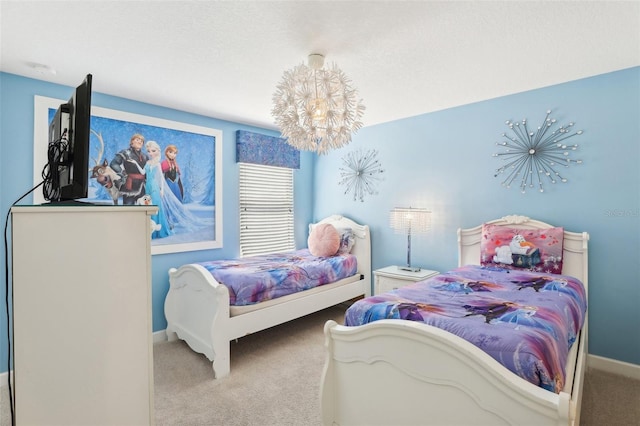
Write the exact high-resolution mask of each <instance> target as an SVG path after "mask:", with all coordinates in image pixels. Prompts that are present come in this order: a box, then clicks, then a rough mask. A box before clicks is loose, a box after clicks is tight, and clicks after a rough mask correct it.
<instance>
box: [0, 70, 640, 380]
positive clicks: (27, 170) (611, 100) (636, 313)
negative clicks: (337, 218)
mask: <svg viewBox="0 0 640 426" xmlns="http://www.w3.org/2000/svg"><path fill="white" fill-rule="evenodd" d="M94 77H95V76H94ZM81 78H82V76H79V81H80V80H81ZM97 78H99V77H97ZM71 90H72V88H69V87H65V86H58V85H53V84H49V83H45V82H41V81H38V80H32V79H26V78H22V77H18V76H15V75H11V74H5V73H0V95H1V96H0V208H1V210H2V213H3V215H6V212H7V211H8V209H9V207H10V205H11V203H12V202H13V201H14V200H15V199H17V198H18V197H19V196H20V195H22V194H23V193H24V192H26V191H27V190H29V189H30V188H31V186H32V184H33V182H32V176H33V172H32V167H33V166H32V156H33V97H34V96H35V95H41V96H48V97H52V98H59V99H67V98H68V97H69V96H70V93H71ZM93 101H94V105H96V106H100V107H104V108H110V109H116V110H121V111H127V112H132V113H136V114H143V115H148V116H153V117H159V118H164V119H169V120H174V121H182V122H186V123H190V124H194V125H200V126H207V127H213V128H218V129H221V130H223V132H224V147H223V157H224V160H223V163H224V164H223V181H224V189H223V208H224V212H223V224H224V247H223V248H222V249H219V250H210V251H201V252H189V253H178V254H172V255H158V256H154V257H153V276H152V280H153V329H154V330H161V329H163V328H164V327H165V325H166V322H165V320H164V315H163V313H162V311H163V309H162V306H163V303H164V296H165V294H166V291H167V289H168V279H167V275H166V271H167V269H168V268H170V267H175V266H178V265H180V264H182V263H186V262H192V261H198V260H205V259H208V258H223V257H230V256H236V255H237V253H238V231H237V229H238V221H237V216H238V214H237V213H238V207H237V206H238V199H237V189H236V188H237V168H236V167H235V162H234V161H235V149H234V141H235V139H234V138H235V131H236V130H238V129H242V130H250V131H257V132H261V133H265V134H270V135H276V134H275V133H274V132H272V131H267V130H263V129H256V128H252V127H248V126H243V125H240V124H236V123H231V122H226V121H220V120H216V119H213V118H209V117H203V116H197V115H193V114H188V113H184V112H181V111H175V110H171V109H167V108H161V107H157V106H153V105H148V104H144V103H139V102H133V101H130V100H126V99H122V98H115V97H110V96H105V95H102V94H100V93H94V99H93ZM365 102H366V99H365ZM547 109H551V110H553V111H554V113H553V116H554V117H556V118H557V119H558V121H560V122H562V123H566V122H568V121H574V122H575V123H576V128H582V129H584V135H583V136H580V137H577V138H572V139H571V141H572V142H576V143H579V144H580V149H579V150H578V152H577V155H576V158H581V159H583V160H584V164H582V165H580V166H572V167H571V168H569V169H567V170H566V175H567V177H568V178H569V179H570V182H569V183H567V184H561V185H558V186H557V187H549V188H548V189H547V192H545V193H544V194H540V193H537V192H531V193H527V194H525V195H523V194H520V193H519V192H518V191H517V190H516V189H511V190H506V189H504V188H502V187H501V186H500V184H499V180H498V179H496V178H494V177H493V172H494V170H495V168H496V167H497V165H498V161H497V160H496V159H494V158H493V157H492V156H491V154H493V153H494V152H496V149H495V145H494V143H495V142H496V141H497V140H499V136H500V134H501V133H503V132H504V131H506V130H507V128H506V126H505V125H504V122H505V120H507V119H513V120H520V119H522V118H527V119H528V120H529V122H530V123H533V124H536V125H537V124H538V123H540V122H542V119H543V118H544V114H545V111H546V110H547ZM638 117H640V68H638V67H636V68H632V69H629V70H624V71H619V72H615V73H610V74H605V75H601V76H596V77H592V78H588V79H583V80H579V81H574V82H568V83H565V84H561V85H557V86H552V87H548V88H544V89H539V90H534V91H530V92H525V93H520V94H516V95H512V96H506V97H502V98H498V99H493V100H488V101H484V102H479V103H475V104H471V105H465V106H462V107H458V108H452V109H448V110H444V111H439V112H435V113H430V114H425V115H421V116H417V117H412V118H407V119H404V120H398V121H394V122H390V123H385V124H380V125H376V126H371V127H367V128H364V129H362V130H360V131H359V132H358V133H357V134H356V135H355V137H354V140H353V142H352V143H351V144H350V145H349V146H348V147H345V148H343V149H340V150H337V151H335V152H332V153H329V154H328V155H326V156H322V157H318V158H317V160H316V157H315V156H312V155H310V154H308V153H303V155H302V165H301V170H299V171H296V174H295V184H296V187H295V193H296V204H295V209H296V243H297V245H298V246H303V245H304V244H305V240H306V232H307V228H306V226H307V223H308V222H309V221H311V220H318V219H320V218H322V217H324V216H326V215H328V214H332V213H343V214H345V215H348V216H350V217H352V218H354V219H355V220H357V221H359V222H362V223H368V224H369V225H370V226H371V229H372V243H373V267H374V268H379V267H383V266H386V265H390V264H399V263H402V262H404V261H405V257H406V238H404V237H403V236H400V235H395V234H393V233H392V231H391V230H390V229H389V227H388V211H389V210H390V209H391V208H392V207H394V206H413V207H428V208H430V209H431V210H432V211H433V229H432V231H431V232H430V233H429V234H428V235H426V236H420V237H415V238H414V239H413V242H412V245H413V263H414V264H420V265H422V266H424V267H428V268H432V269H438V270H445V269H449V268H452V267H454V266H456V258H457V246H456V229H457V228H458V227H460V226H462V227H470V226H475V225H477V224H479V223H481V222H483V221H485V220H489V219H493V218H496V217H500V216H503V215H505V214H512V213H517V214H524V215H528V216H531V217H534V218H537V219H541V220H543V221H547V222H549V223H552V224H560V225H564V226H566V227H567V229H569V230H571V231H583V230H585V231H588V232H589V233H590V235H591V241H590V267H589V274H590V277H589V284H590V285H589V290H590V294H589V302H590V306H589V314H590V335H589V339H590V340H589V351H590V353H593V354H596V355H600V356H604V357H608V358H612V359H616V360H620V361H625V362H630V363H635V364H640V333H638V328H639V327H640V310H639V309H638V308H637V307H638V306H639V305H640V303H639V302H640V171H639V169H638V164H639V163H640V142H639V141H640V120H639V119H638ZM358 148H361V149H364V150H366V149H377V150H378V151H379V157H380V160H381V162H382V165H383V167H384V168H385V174H384V175H385V180H384V181H382V183H381V184H380V185H379V193H378V194H377V195H374V196H370V197H367V198H366V199H365V202H364V203H360V202H354V201H352V200H351V198H349V197H348V196H346V195H344V194H343V188H342V187H340V186H339V185H338V181H339V169H340V167H341V166H342V160H341V159H342V157H343V155H344V154H345V153H347V152H350V151H351V150H354V149H358ZM28 201H30V199H27V201H26V202H28ZM9 243H10V240H9ZM2 253H3V257H2V260H1V262H2V263H1V264H0V266H1V267H2V268H4V248H3V249H2ZM4 294H5V291H4V286H3V287H2V289H1V290H0V297H1V298H2V300H4V299H5V296H4ZM6 328H7V324H6V313H5V309H4V303H3V304H2V307H1V308H0V372H3V371H6V363H7V362H6V360H7V354H6V352H7V344H6Z"/></svg>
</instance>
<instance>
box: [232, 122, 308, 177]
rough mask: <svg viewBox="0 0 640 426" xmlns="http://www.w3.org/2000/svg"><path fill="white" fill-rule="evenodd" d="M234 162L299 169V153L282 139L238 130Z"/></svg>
mask: <svg viewBox="0 0 640 426" xmlns="http://www.w3.org/2000/svg"><path fill="white" fill-rule="evenodd" d="M236 162H238V163H253V164H262V165H265V166H276V167H287V168H290V169H299V168H300V151H298V150H297V149H295V148H294V147H292V146H291V145H289V144H288V143H286V142H285V140H284V139H283V138H277V137H274V136H267V135H262V134H260V133H253V132H247V131H246V130H238V131H237V132H236Z"/></svg>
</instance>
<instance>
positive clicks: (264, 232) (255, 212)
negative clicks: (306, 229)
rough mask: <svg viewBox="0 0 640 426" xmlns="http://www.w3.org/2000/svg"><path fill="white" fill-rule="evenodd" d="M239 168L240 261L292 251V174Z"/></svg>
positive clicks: (284, 170)
mask: <svg viewBox="0 0 640 426" xmlns="http://www.w3.org/2000/svg"><path fill="white" fill-rule="evenodd" d="M238 165H239V166H240V257H245V256H252V255H257V254H267V253H275V252H282V251H289V250H293V249H295V239H294V235H293V170H292V169H289V168H284V167H273V166H263V165H258V164H249V163H238Z"/></svg>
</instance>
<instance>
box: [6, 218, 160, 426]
mask: <svg viewBox="0 0 640 426" xmlns="http://www.w3.org/2000/svg"><path fill="white" fill-rule="evenodd" d="M155 210H156V208H155V207H143V206H91V205H87V206H53V205H46V206H17V207H13V208H12V209H11V234H12V238H11V240H12V268H13V318H14V320H13V321H14V354H15V356H14V375H15V376H14V377H15V381H14V384H15V389H14V392H15V396H16V405H15V415H16V417H15V419H16V424H17V425H36V424H40V425H44V424H47V425H89V424H91V425H148V424H153V423H154V406H153V342H152V333H151V331H152V329H151V255H150V248H151V237H150V222H149V220H150V218H149V216H150V215H151V214H153V213H154V212H155Z"/></svg>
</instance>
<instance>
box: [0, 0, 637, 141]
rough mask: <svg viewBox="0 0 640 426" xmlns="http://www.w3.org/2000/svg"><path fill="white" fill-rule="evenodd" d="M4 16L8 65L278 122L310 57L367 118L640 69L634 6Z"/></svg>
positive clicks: (298, 5)
mask: <svg viewBox="0 0 640 426" xmlns="http://www.w3.org/2000/svg"><path fill="white" fill-rule="evenodd" d="M0 21H1V22H0V23H1V30H0V31H1V33H0V37H1V38H0V43H1V44H0V46H1V51H0V54H1V56H0V70H1V71H4V72H8V73H12V74H17V75H21V76H25V77H32V78H36V79H40V80H46V81H51V82H54V83H59V84H63V85H67V86H72V87H75V86H76V85H78V84H79V83H80V81H81V80H82V79H83V78H84V75H86V74H88V73H91V74H93V77H94V81H93V83H94V84H93V90H94V91H95V92H101V93H106V94H109V95H114V96H120V97H124V98H129V99H134V100H137V101H142V102H146V103H150V104H155V105H162V106H167V107H170V108H175V109H178V110H183V111H188V112H192V113H196V114H202V115H205V116H210V117H216V118H220V119H225V120H231V121H237V122H240V123H246V124H252V125H257V126H260V127H266V128H274V129H275V125H274V124H273V123H274V121H273V119H272V117H271V113H270V111H271V96H272V94H273V91H274V89H275V86H276V84H277V83H278V81H279V80H280V78H281V76H282V73H283V72H284V70H285V69H289V68H292V67H293V66H295V65H297V64H299V63H302V62H306V58H307V56H308V54H310V53H322V54H324V55H325V56H326V61H327V62H335V63H336V64H338V65H339V66H340V68H342V69H343V70H344V71H345V72H346V74H347V75H348V76H349V77H350V78H351V79H352V80H353V85H354V86H355V87H356V88H357V89H358V90H359V92H360V96H361V97H362V98H363V100H364V104H365V105H366V107H367V110H366V111H365V115H364V119H363V122H364V125H365V126H368V125H372V124H377V123H382V122H387V121H391V120H395V119H399V118H403V117H409V116H415V115H418V114H423V113H427V112H431V111H436V110H441V109H445V108H449V107H454V106H458V105H463V104H468V103H472V102H476V101H481V100H485V99H490V98H495V97H498V96H503V95H507V94H512V93H517V92H522V91H526V90H531V89H535V88H539V87H544V86H549V85H553V84H557V83H561V82H565V81H570V80H575V79H579V78H583V77H588V76H593V75H598V74H602V73H606V72H610V71H615V70H620V69H624V68H629V67H632V66H638V65H640V1H113V0H112V1H7V0H1V1H0ZM30 64H43V65H47V66H49V67H51V68H53V69H55V71H56V74H55V75H53V74H49V73H46V72H45V73H40V72H38V71H37V70H36V69H34V68H33V67H32V66H30Z"/></svg>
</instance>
